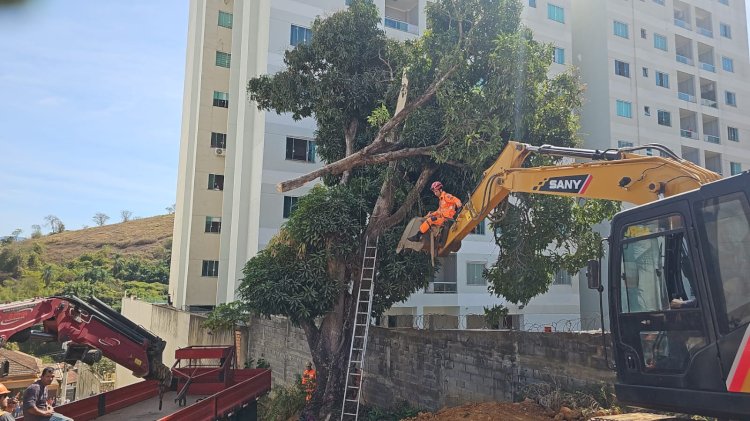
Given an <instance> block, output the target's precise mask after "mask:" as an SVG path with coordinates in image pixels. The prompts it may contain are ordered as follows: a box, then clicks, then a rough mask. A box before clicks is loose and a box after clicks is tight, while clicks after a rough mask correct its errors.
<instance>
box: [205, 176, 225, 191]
mask: <svg viewBox="0 0 750 421" xmlns="http://www.w3.org/2000/svg"><path fill="white" fill-rule="evenodd" d="M208 189H209V190H224V176H223V175H221V174H209V175H208Z"/></svg>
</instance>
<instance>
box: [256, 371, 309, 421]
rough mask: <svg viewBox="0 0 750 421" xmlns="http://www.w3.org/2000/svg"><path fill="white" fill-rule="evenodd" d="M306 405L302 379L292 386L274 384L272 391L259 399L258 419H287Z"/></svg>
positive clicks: (278, 420) (280, 420)
mask: <svg viewBox="0 0 750 421" xmlns="http://www.w3.org/2000/svg"><path fill="white" fill-rule="evenodd" d="M304 406H305V390H304V389H303V388H302V381H301V380H300V381H297V382H295V383H294V384H292V385H290V386H274V387H273V389H272V390H271V393H270V394H268V395H265V396H263V397H262V398H260V399H259V400H258V419H261V420H268V421H287V420H288V419H289V418H291V417H292V416H294V415H296V414H298V413H299V412H300V411H301V410H302V408H304Z"/></svg>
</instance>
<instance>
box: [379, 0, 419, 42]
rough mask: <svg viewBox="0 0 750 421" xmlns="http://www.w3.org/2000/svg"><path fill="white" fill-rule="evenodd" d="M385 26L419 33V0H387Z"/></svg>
mask: <svg viewBox="0 0 750 421" xmlns="http://www.w3.org/2000/svg"><path fill="white" fill-rule="evenodd" d="M383 26H385V27H386V28H393V29H395V30H398V31H403V32H408V33H410V34H419V1H418V0H386V1H385V14H384V19H383Z"/></svg>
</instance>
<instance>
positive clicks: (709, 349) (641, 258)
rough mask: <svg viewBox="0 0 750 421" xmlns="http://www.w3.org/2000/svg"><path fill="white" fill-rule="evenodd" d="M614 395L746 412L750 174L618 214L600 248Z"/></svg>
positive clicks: (693, 409)
mask: <svg viewBox="0 0 750 421" xmlns="http://www.w3.org/2000/svg"><path fill="white" fill-rule="evenodd" d="M609 258H610V262H609V277H608V279H609V288H608V289H609V299H610V301H609V302H610V317H611V320H612V323H611V330H612V344H613V346H614V351H615V361H616V367H617V374H618V376H617V377H618V379H617V383H616V384H615V391H616V393H617V398H618V400H620V401H621V402H623V403H625V404H631V405H635V406H641V407H648V408H654V409H661V410H666V411H675V412H686V413H691V414H701V415H707V416H714V417H722V418H723V417H728V418H732V419H734V418H735V417H736V416H737V415H742V419H746V418H745V417H746V416H747V415H748V414H750V368H749V367H750V343H749V342H748V335H750V173H744V174H741V175H738V176H735V177H731V178H728V179H725V180H722V181H719V182H714V183H709V184H706V185H704V186H702V187H701V188H700V189H697V190H694V191H691V192H688V193H684V194H681V195H677V196H674V197H670V198H666V199H662V200H660V201H656V202H653V203H650V204H647V205H644V206H640V207H636V208H633V209H629V210H626V211H623V212H621V213H620V214H618V215H617V216H616V217H615V218H614V219H613V221H612V231H611V235H610V254H609Z"/></svg>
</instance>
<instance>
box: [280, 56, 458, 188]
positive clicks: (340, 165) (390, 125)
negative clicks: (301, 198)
mask: <svg viewBox="0 0 750 421" xmlns="http://www.w3.org/2000/svg"><path fill="white" fill-rule="evenodd" d="M456 69H458V64H455V65H453V67H451V68H450V69H448V70H447V71H446V72H445V74H443V75H442V76H441V77H440V78H438V79H437V80H435V81H434V82H432V84H431V85H430V86H429V87H428V88H427V90H425V92H424V93H423V94H422V95H421V96H420V97H419V98H417V100H415V101H414V102H411V103H409V104H406V106H404V109H403V110H401V111H399V112H398V113H396V115H394V116H393V117H391V118H390V120H388V121H387V122H386V123H385V124H383V126H382V127H380V130H378V134H377V135H376V136H375V139H373V141H372V143H370V144H369V145H367V146H365V147H364V148H362V149H360V150H359V151H357V152H355V153H353V154H351V155H349V156H347V157H345V158H342V159H339V160H338V161H336V162H332V163H330V164H328V165H326V166H324V167H322V168H319V169H317V170H315V171H312V172H310V173H307V174H305V175H302V176H300V177H297V178H294V179H291V180H287V181H284V182H281V183H279V184H278V185H276V190H278V191H279V192H280V193H283V192H287V191H289V190H293V189H296V188H298V187H301V186H303V185H304V184H305V183H308V182H310V181H313V180H315V179H316V178H319V177H322V176H324V175H328V174H341V173H342V172H344V171H346V170H350V169H352V168H354V167H357V166H360V165H363V164H366V163H367V162H364V163H361V162H360V161H362V160H364V159H366V158H367V157H368V156H369V155H371V154H373V153H377V152H379V151H380V150H381V148H383V147H386V146H388V145H389V143H388V142H386V135H387V134H388V133H390V131H391V130H393V129H394V128H396V126H398V125H399V124H401V123H403V121H404V120H405V119H406V117H408V116H409V114H411V113H412V112H413V111H414V110H416V109H417V108H419V107H421V106H422V105H424V104H425V103H427V101H429V100H430V99H432V98H433V97H434V96H435V93H436V92H437V89H438V88H439V87H440V85H442V84H443V83H444V82H445V81H446V80H447V79H448V77H450V76H451V75H452V74H453V73H454V72H455V71H456ZM416 155H419V153H417V154H416ZM409 156H414V155H409ZM407 157H408V156H407ZM379 162H385V161H379Z"/></svg>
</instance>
